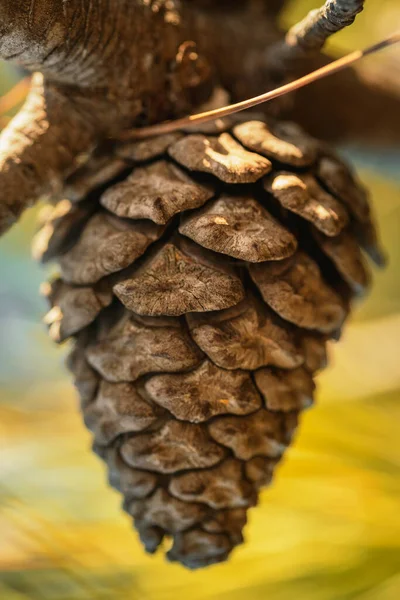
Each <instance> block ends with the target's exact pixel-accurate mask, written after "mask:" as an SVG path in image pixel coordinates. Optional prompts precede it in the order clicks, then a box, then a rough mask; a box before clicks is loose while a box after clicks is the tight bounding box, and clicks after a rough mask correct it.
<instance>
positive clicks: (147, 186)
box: [35, 120, 382, 568]
mask: <svg viewBox="0 0 400 600" xmlns="http://www.w3.org/2000/svg"><path fill="white" fill-rule="evenodd" d="M225 129H226V130H225V131H224V132H223V133H221V130H220V128H218V127H217V128H214V129H213V128H208V130H207V133H205V134H203V133H190V132H187V133H186V132H181V133H179V134H172V135H166V136H161V137H160V138H153V139H150V140H145V141H143V142H133V143H132V142H131V143H125V144H122V143H121V144H115V145H114V146H112V147H108V148H104V149H98V150H96V151H95V152H94V154H93V155H92V156H91V157H88V161H87V163H86V164H84V165H81V166H80V167H79V168H78V169H77V171H76V172H75V173H74V174H72V175H71V176H70V178H69V180H68V181H67V185H66V186H65V189H64V196H63V198H62V199H61V202H59V203H58V204H56V206H55V207H53V208H51V209H50V210H49V211H47V213H46V215H45V218H44V219H43V227H42V231H41V232H40V233H39V234H38V236H37V237H36V240H35V255H36V256H37V257H38V258H40V259H42V260H53V259H56V260H58V261H59V264H60V267H61V278H60V279H56V280H54V281H52V282H51V283H50V284H48V285H46V286H45V287H44V290H43V291H44V293H45V295H46V296H47V298H48V300H49V303H50V311H49V313H48V314H47V316H46V318H45V320H46V323H47V324H48V325H49V328H50V333H51V335H52V337H53V338H54V339H55V340H56V341H57V342H61V341H63V340H64V339H66V338H68V337H72V338H74V345H73V349H72V352H71V354H70V357H69V360H68V366H69V369H70V370H71V372H72V373H73V377H74V381H75V385H76V387H77V390H78V392H79V395H80V398H81V407H82V411H83V414H84V419H85V423H86V424H87V426H88V427H89V429H90V430H91V431H92V432H93V437H94V449H95V451H96V452H97V454H98V455H99V456H100V457H101V458H102V459H103V460H104V461H105V463H106V465H107V467H108V473H109V481H110V484H111V485H112V486H113V487H115V488H116V489H118V490H119V491H120V492H121V494H122V496H123V508H124V510H126V511H127V512H128V514H130V515H131V516H132V519H133V521H134V524H135V527H136V529H137V531H138V534H139V536H140V539H141V540H142V542H143V545H144V547H145V549H146V550H147V551H148V552H151V553H153V552H155V551H156V550H157V548H158V547H159V546H160V544H161V543H162V541H163V539H164V538H165V537H170V538H172V543H171V544H170V550H169V551H168V554H167V556H168V558H169V560H171V561H177V562H180V563H182V564H183V565H185V566H186V567H189V568H199V567H205V566H207V565H210V564H213V563H216V562H221V561H223V560H226V559H227V557H228V556H229V554H230V553H231V551H232V550H233V548H234V547H235V546H236V545H238V544H240V543H241V542H242V541H243V528H244V526H245V524H246V519H247V510H248V509H249V507H251V506H253V505H255V504H256V503H257V499H258V493H259V490H260V489H261V488H262V487H263V486H265V485H268V484H269V483H270V481H271V479H272V477H273V473H274V470H275V467H276V465H277V464H278V462H279V461H280V459H281V457H282V456H283V454H284V452H285V450H286V449H287V448H288V446H289V445H290V443H291V441H292V439H293V436H294V434H295V431H296V428H297V426H298V423H299V417H300V414H301V412H302V411H303V410H304V409H306V408H308V407H309V406H310V405H312V403H313V400H314V389H315V383H314V375H315V373H316V372H317V371H318V370H320V369H322V368H324V367H325V365H326V362H327V357H326V343H327V341H328V340H329V338H335V337H336V336H337V333H338V331H339V330H340V329H341V327H342V325H343V322H344V321H345V318H346V316H347V314H348V312H349V309H350V307H351V299H352V297H353V296H355V295H356V294H359V293H361V292H364V291H365V290H366V289H367V287H368V282H369V276H368V272H367V270H366V267H365V264H364V259H363V257H362V254H361V250H360V247H362V248H363V249H366V250H367V251H368V252H369V254H370V255H371V256H372V257H373V258H374V259H375V260H376V261H377V262H382V253H381V251H380V249H379V246H378V243H377V234H376V230H375V227H374V224H373V222H372V221H371V211H370V208H369V205H368V201H367V196H366V192H365V190H364V188H362V187H360V185H359V184H358V182H357V180H356V178H355V176H354V175H353V174H352V172H351V171H350V170H349V169H348V167H347V166H346V165H345V164H344V163H343V161H342V160H341V159H338V158H337V157H336V156H335V154H334V153H333V152H332V153H328V152H327V149H326V146H325V145H322V144H321V145H320V144H319V143H318V142H317V141H316V140H315V139H313V138H311V137H309V136H308V135H307V134H306V133H305V132H304V131H302V130H301V129H300V128H299V127H298V126H297V125H295V124H292V123H280V122H272V121H268V123H266V122H263V121H259V120H251V121H248V122H243V121H239V122H238V121H236V124H235V123H233V125H230V124H229V123H228V122H227V123H226V125H225Z"/></svg>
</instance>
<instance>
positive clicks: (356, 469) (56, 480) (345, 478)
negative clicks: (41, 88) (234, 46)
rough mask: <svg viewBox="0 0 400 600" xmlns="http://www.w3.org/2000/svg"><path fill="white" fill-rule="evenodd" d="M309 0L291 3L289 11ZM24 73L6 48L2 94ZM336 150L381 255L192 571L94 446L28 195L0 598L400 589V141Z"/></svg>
mask: <svg viewBox="0 0 400 600" xmlns="http://www.w3.org/2000/svg"><path fill="white" fill-rule="evenodd" d="M313 6H315V2H311V1H309V0H300V1H299V0H295V1H294V2H292V3H291V5H290V3H289V10H288V11H287V12H286V14H285V15H284V17H283V18H284V22H285V24H289V23H292V22H293V21H294V20H297V19H298V18H300V17H301V16H303V15H304V13H305V12H306V10H308V9H310V8H312V7H313ZM399 17H400V7H399V3H398V0H380V2H375V1H371V2H368V3H367V9H366V11H365V12H364V13H363V15H361V16H360V17H359V18H358V20H357V22H356V24H355V25H354V26H353V27H352V28H351V31H347V32H343V33H342V34H340V35H339V36H336V37H335V39H334V41H333V42H332V44H331V46H332V48H337V49H340V50H341V51H343V50H350V49H353V48H356V47H359V46H360V45H365V44H367V43H369V42H372V41H376V40H377V39H379V37H380V36H383V35H385V34H387V33H390V32H391V29H392V27H393V26H394V25H395V24H396V23H399V22H400V18H399ZM391 52H392V57H393V53H396V52H397V54H398V52H399V50H398V49H394V50H392V51H391ZM373 60H375V59H373ZM376 60H380V61H382V65H383V66H384V63H385V60H386V58H385V56H383V55H382V56H380V57H379V58H377V59H376ZM399 60H400V59H399ZM19 79H20V74H19V73H18V72H17V71H15V70H13V69H12V68H10V67H9V66H7V65H4V64H1V63H0V94H4V93H5V92H6V91H7V90H9V89H11V88H12V87H13V85H14V84H15V83H17V81H18V80H19ZM349 102H351V98H349ZM10 114H11V113H10ZM399 118H400V116H399ZM3 119H4V116H3ZM371 119H373V115H371ZM341 150H342V152H343V153H345V154H346V155H347V156H349V157H350V158H351V160H352V161H353V163H355V165H356V166H357V168H358V169H359V171H360V173H361V176H362V179H363V181H364V182H365V183H366V184H367V185H368V186H369V187H370V189H371V190H372V194H373V200H374V206H375V210H376V213H377V216H378V220H379V224H380V228H381V231H382V237H383V239H384V241H385V246H386V248H387V250H388V253H389V255H390V266H389V268H388V269H387V270H386V271H385V272H383V273H376V276H375V285H374V289H373V291H372V293H371V294H370V296H369V298H368V300H367V301H366V302H365V303H364V304H363V305H362V306H361V307H359V308H357V310H356V311H355V314H354V317H353V319H352V321H351V323H350V325H349V326H348V328H347V330H346V332H345V335H344V337H343V339H342V340H341V341H340V343H339V344H336V345H335V346H333V347H332V348H331V349H330V355H331V366H330V368H329V369H328V370H327V371H326V372H325V373H323V374H322V375H321V376H320V377H319V382H318V383H319V393H318V396H317V405H316V407H315V408H314V409H313V410H312V411H311V412H309V413H307V414H306V415H305V418H304V419H303V424H302V427H301V431H300V434H299V436H298V438H297V441H296V443H295V445H294V447H293V448H292V449H291V450H290V451H289V453H288V456H287V458H286V461H285V464H284V465H283V466H282V467H281V468H280V469H279V472H278V475H277V477H276V479H275V482H274V485H273V486H272V488H270V489H268V490H266V491H265V492H264V493H263V495H262V502H261V505H260V506H259V507H258V508H257V509H254V510H253V511H252V513H251V517H250V523H249V525H248V527H247V529H246V539H247V543H246V545H244V546H243V547H242V548H240V549H239V550H237V551H236V553H235V554H234V555H233V557H232V559H231V561H230V562H229V563H228V564H225V565H220V566H216V567H213V568H210V569H208V570H206V571H204V572H201V573H188V572H185V571H184V570H183V569H182V568H181V567H179V566H174V565H169V564H167V563H164V562H163V559H162V558H161V557H159V556H157V557H147V556H145V555H144V553H143V551H142V549H141V547H140V545H139V543H138V541H137V539H136V535H135V533H133V531H132V530H131V526H130V522H129V519H128V517H127V516H125V515H124V514H123V513H122V512H121V510H120V507H119V504H120V500H119V497H118V495H117V494H116V493H115V492H113V491H112V490H111V489H109V488H108V487H107V485H106V483H105V473H104V470H103V466H102V465H101V464H100V462H99V461H98V460H97V459H96V458H95V456H93V455H92V454H91V452H90V436H89V434H88V433H87V431H86V430H85V428H84V426H83V424H82V422H81V418H80V415H79V412H78V409H77V402H76V399H75V394H74V391H73V388H72V385H71V383H70V381H69V377H68V375H67V373H66V371H65V370H64V368H63V366H62V363H63V356H64V354H65V352H66V349H65V347H64V348H60V349H57V348H56V347H55V346H54V345H53V344H52V343H51V342H50V340H49V339H48V338H47V334H46V331H45V328H44V326H43V325H42V324H41V322H40V321H41V317H42V315H43V313H44V310H45V305H44V301H43V300H42V299H41V298H40V296H39V293H38V288H39V285H40V282H41V281H42V280H43V279H45V278H46V276H47V274H48V273H46V272H45V270H44V269H43V268H42V267H40V266H38V265H37V264H35V263H34V261H33V260H32V259H31V257H30V240H31V238H32V235H33V233H34V231H35V213H36V212H37V210H31V211H30V212H29V213H27V214H26V215H25V216H24V218H23V220H22V222H21V224H20V225H19V226H18V227H16V228H14V229H13V230H12V231H11V232H10V233H8V234H7V235H6V236H5V237H4V238H3V239H2V240H1V241H0V272H1V277H0V451H1V462H0V503H1V515H0V531H1V535H0V598H4V599H6V600H22V599H26V598H29V599H32V600H36V599H38V600H39V599H40V600H42V599H49V600H59V599H60V600H61V599H62V600H78V599H79V600H81V599H82V600H84V599H85V600H86V599H92V598H95V599H98V598H99V599H100V598H104V599H113V600H114V599H115V600H119V599H121V600H122V599H124V600H125V599H127V600H129V599H140V600H173V599H174V600H177V599H178V598H191V599H192V600H200V599H209V600H228V599H229V600H242V599H245V598H246V600H247V599H250V600H258V599H260V600H261V599H265V598H268V599H269V600H298V599H300V600H303V599H304V600H353V599H357V600H398V599H399V598H400V517H399V499H400V494H399V491H400V480H399V475H400V441H399V438H400V435H399V433H400V432H399V424H400V403H399V399H400V360H399V350H400V342H399V340H400V244H399V236H400V148H398V149H393V148H391V149H386V148H377V149H368V150H367V149H363V148H361V147H358V148H355V147H353V148H349V147H347V148H342V149H341Z"/></svg>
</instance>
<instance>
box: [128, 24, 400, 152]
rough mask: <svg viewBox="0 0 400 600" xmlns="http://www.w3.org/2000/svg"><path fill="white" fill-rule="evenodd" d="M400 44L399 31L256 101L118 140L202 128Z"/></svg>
mask: <svg viewBox="0 0 400 600" xmlns="http://www.w3.org/2000/svg"><path fill="white" fill-rule="evenodd" d="M399 42H400V31H399V32H397V33H394V34H393V35H391V36H389V37H388V38H386V39H385V40H383V41H381V42H378V43H377V44H374V45H373V46H369V47H368V48H366V49H365V50H356V51H355V52H351V53H350V54H347V55H346V56H343V57H342V58H339V59H338V60H336V61H334V62H332V63H330V64H329V65H326V66H324V67H322V68H320V69H317V70H316V71H313V72H312V73H308V75H305V76H304V77H300V79H296V80H295V81H292V82H290V83H287V84H285V85H283V86H281V87H278V88H276V89H275V90H271V91H270V92H267V93H265V94H262V95H261V96H256V97H255V98H250V99H249V100H244V101H243V102H238V103H236V104H231V105H230V106H224V107H222V108H218V109H215V110H210V111H207V112H204V113H200V114H197V115H191V116H189V117H183V118H181V119H176V120H175V121H167V122H165V123H160V124H158V125H151V126H150V127H142V128H140V129H133V130H130V131H127V132H125V133H124V134H122V135H121V136H120V137H119V140H121V141H129V140H138V139H144V138H147V137H152V136H156V135H161V134H164V133H171V132H173V131H177V130H179V129H187V128H188V127H190V126H192V125H199V124H200V123H206V122H208V121H214V120H215V119H218V118H221V117H227V116H229V115H232V114H234V113H237V112H240V111H242V110H246V109H248V108H253V107H254V106H258V105H259V104H263V103H264V102H269V101H270V100H273V99H275V98H278V97H279V96H283V95H285V94H288V93H290V92H293V91H295V90H298V89H300V88H302V87H305V86H306V85H309V84H310V83H313V82H314V81H317V80H318V79H322V78H323V77H327V76H328V75H333V73H337V72H338V71H341V70H343V69H346V68H348V67H350V65H353V64H354V63H355V62H357V61H359V60H360V59H362V58H364V57H365V56H368V55H369V54H374V53H375V52H378V51H380V50H383V49H384V48H388V47H389V46H392V45H394V44H397V43H399Z"/></svg>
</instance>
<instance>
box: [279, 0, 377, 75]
mask: <svg viewBox="0 0 400 600" xmlns="http://www.w3.org/2000/svg"><path fill="white" fill-rule="evenodd" d="M364 2H365V0H326V2H325V4H324V6H321V8H317V9H315V10H312V11H311V12H310V13H309V14H308V15H307V16H306V17H305V18H304V19H303V20H302V21H300V22H299V23H297V24H296V25H294V26H293V27H292V28H291V29H290V30H289V31H288V33H287V34H286V36H285V39H284V41H283V42H279V43H278V44H277V45H276V46H274V47H272V48H271V50H270V51H269V53H268V54H269V56H270V62H271V64H273V67H274V70H279V69H281V70H283V71H284V72H287V71H288V70H290V68H291V67H292V68H293V67H295V66H296V65H297V63H298V61H299V60H301V59H303V58H305V57H307V56H309V55H310V54H314V53H317V52H319V51H320V50H321V48H322V47H323V46H324V44H325V42H326V40H327V39H328V38H329V37H330V36H331V35H333V34H334V33H337V32H338V31H340V30H341V29H344V28H345V27H348V26H349V25H351V24H352V23H353V22H354V20H355V18H356V16H357V15H358V13H360V12H361V11H362V10H363V8H364Z"/></svg>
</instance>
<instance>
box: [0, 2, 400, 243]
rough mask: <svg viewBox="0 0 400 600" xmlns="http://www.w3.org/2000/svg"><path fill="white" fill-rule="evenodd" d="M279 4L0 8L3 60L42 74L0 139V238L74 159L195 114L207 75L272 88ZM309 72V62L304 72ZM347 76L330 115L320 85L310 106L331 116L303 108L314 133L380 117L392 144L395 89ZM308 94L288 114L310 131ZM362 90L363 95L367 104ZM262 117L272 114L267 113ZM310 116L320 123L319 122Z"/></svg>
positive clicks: (229, 84)
mask: <svg viewBox="0 0 400 600" xmlns="http://www.w3.org/2000/svg"><path fill="white" fill-rule="evenodd" d="M281 4H282V2H280V1H274V0H271V1H266V0H247V1H246V0H242V1H240V2H228V1H224V2H222V3H221V2H218V3H210V2H204V1H202V0H182V1H181V2H179V0H173V1H167V0H151V1H150V2H148V1H145V0H91V1H89V0H85V1H82V0H68V2H65V1H64V0H51V1H50V0H36V1H34V2H33V1H31V0H0V17H1V19H0V58H3V59H8V60H14V61H16V62H18V63H19V64H21V65H23V66H24V67H25V68H27V69H29V70H31V71H40V72H41V73H42V75H41V76H35V78H34V80H33V86H32V91H31V94H30V96H29V98H28V101H27V104H26V105H25V107H24V108H23V110H22V112H21V114H20V115H19V116H18V117H17V119H16V120H14V121H13V122H12V123H11V124H10V125H9V127H8V128H7V129H6V130H5V131H4V133H3V135H2V136H1V139H0V148H1V161H0V189H1V192H0V233H1V232H3V231H4V230H6V229H7V228H8V227H9V226H10V225H11V224H12V223H13V222H14V221H15V220H16V219H17V218H18V217H19V215H20V214H21V212H22V211H23V210H24V209H25V208H26V207H27V206H29V205H31V204H32V203H33V202H34V201H35V200H36V199H37V197H38V196H40V195H41V194H43V193H46V192H47V191H49V189H54V186H58V185H60V183H62V181H63V179H64V178H65V176H66V174H67V173H68V171H69V170H70V169H71V167H73V166H74V161H75V159H76V158H77V157H79V155H80V154H81V153H86V152H88V151H90V149H91V148H92V147H93V145H94V144H96V143H97V142H99V140H101V139H102V138H104V137H106V136H117V135H118V133H119V132H120V131H121V130H123V129H124V128H126V127H127V126H140V125H141V124H142V123H151V122H159V121H161V120H163V119H165V118H171V117H174V116H178V115H179V114H182V113H187V112H190V111H191V110H194V108H195V107H196V105H197V104H199V103H200V102H202V101H203V100H204V99H205V98H206V97H207V95H208V93H209V92H210V90H211V89H212V86H213V83H214V77H215V76H218V78H219V80H220V82H221V83H222V85H223V86H225V87H226V88H227V89H228V90H229V91H230V92H231V94H232V97H233V98H234V99H242V98H244V97H248V96H249V95H255V94H258V93H260V92H262V91H265V90H266V89H269V88H271V87H274V86H275V84H276V83H277V82H278V81H279V79H280V77H281V74H279V73H277V72H276V69H275V67H274V65H273V64H271V63H270V62H269V61H270V58H269V54H268V49H269V48H271V46H273V45H274V44H276V43H277V42H278V41H279V39H281V37H282V35H281V33H280V32H279V31H278V29H277V26H276V18H275V15H276V12H277V10H278V9H279V8H280V6H281ZM194 42H195V44H194ZM310 67H311V63H310V62H307V63H306V64H305V65H304V69H305V70H309V68H310ZM345 77H346V75H342V76H339V77H336V78H335V81H336V82H337V85H340V82H341V81H347V87H346V88H345V90H346V91H345V92H343V95H342V98H340V97H339V98H338V97H337V96H338V95H337V94H335V95H334V97H335V102H337V106H332V93H331V89H330V87H329V85H330V82H328V83H327V84H325V83H322V84H320V85H319V86H318V89H319V90H321V91H320V94H319V96H318V97H317V98H318V100H317V103H318V105H319V106H321V105H324V103H325V102H326V103H327V107H328V108H327V109H326V110H329V119H327V118H325V115H326V110H325V107H324V110H323V111H322V110H321V111H314V110H313V111H312V115H313V119H315V122H318V125H319V126H320V128H321V133H322V135H324V134H326V135H327V136H329V135H330V134H332V133H334V132H335V131H337V132H339V131H340V133H339V135H340V136H346V133H348V132H350V133H351V134H352V135H353V137H354V136H356V137H360V134H361V135H362V136H363V137H364V138H367V139H375V138H376V136H377V135H379V134H377V129H378V126H377V122H376V119H377V118H378V119H379V122H380V131H381V132H384V134H386V135H387V136H388V138H389V139H391V140H393V139H398V135H399V131H398V127H397V126H396V123H394V124H393V123H392V120H393V116H394V115H396V116H397V104H396V101H397V100H398V97H399V96H400V92H398V91H397V90H394V91H393V90H391V92H388V93H386V92H383V91H382V90H380V89H376V88H375V86H374V84H373V83H369V84H368V85H366V84H365V83H362V82H361V81H360V80H358V79H357V78H356V77H355V76H354V75H350V74H347V80H345V79H343V78H345ZM316 88H317V86H313V87H312V88H310V92H308V90H307V91H306V92H303V93H301V94H299V104H298V107H297V108H296V110H295V112H294V115H296V116H299V117H300V118H301V119H302V120H303V122H305V123H307V124H310V126H311V128H312V129H313V131H314V130H315V127H313V125H314V121H311V119H310V115H309V114H308V113H307V111H306V110H305V109H304V105H305V104H307V103H308V104H310V102H309V100H308V99H309V98H312V99H314V98H315V95H314V96H313V94H314V90H315V89H316ZM354 90H356V91H357V92H358V96H359V97H360V98H361V97H362V99H363V104H364V102H365V101H367V102H369V103H370V105H371V110H372V109H376V110H375V111H374V122H373V123H368V118H366V117H365V118H364V119H363V117H362V116H361V115H365V111H364V110H362V111H360V108H359V103H357V102H355V100H354V97H352V99H351V102H348V101H347V99H346V98H345V96H347V97H348V96H349V94H353V93H354ZM365 90H367V91H370V92H371V93H370V95H369V100H366V97H367V92H366V91H365ZM304 99H305V100H304ZM381 101H382V102H383V104H382V106H379V103H380V102H381ZM314 102H315V100H314ZM395 104H396V106H395ZM279 106H280V105H279ZM368 106H369V105H368ZM378 106H379V111H378V115H377V114H376V113H377V109H378ZM385 109H386V110H385ZM267 110H268V111H271V110H274V107H273V106H271V105H267ZM341 111H342V112H341ZM316 112H317V113H318V112H320V114H321V115H324V117H323V120H322V121H321V120H320V118H319V117H318V115H315V113H316ZM310 121H311V122H310ZM320 121H321V122H320ZM397 121H398V119H397ZM339 123H340V124H341V128H340V129H339V127H338V124H339ZM382 135H383V134H382Z"/></svg>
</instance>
